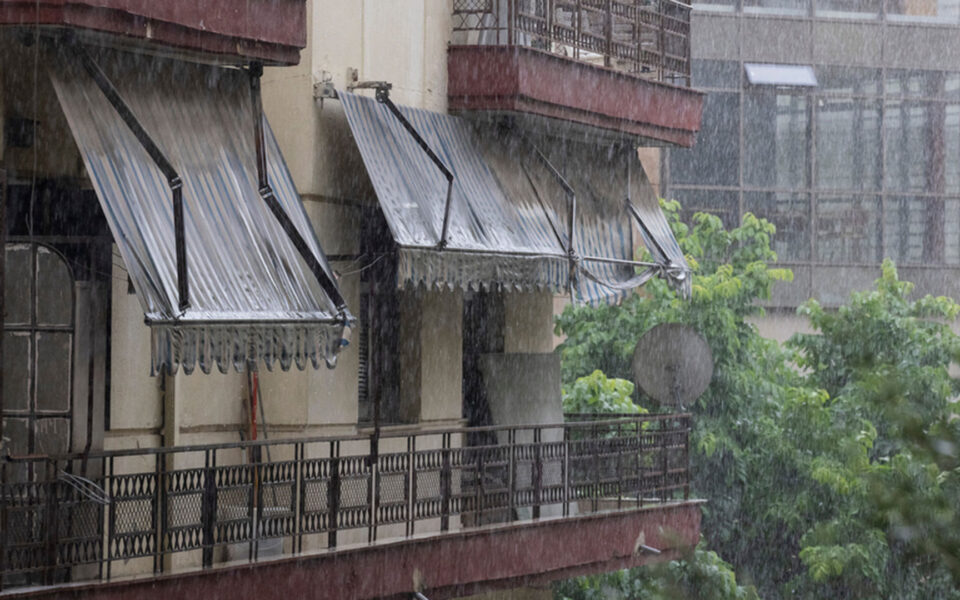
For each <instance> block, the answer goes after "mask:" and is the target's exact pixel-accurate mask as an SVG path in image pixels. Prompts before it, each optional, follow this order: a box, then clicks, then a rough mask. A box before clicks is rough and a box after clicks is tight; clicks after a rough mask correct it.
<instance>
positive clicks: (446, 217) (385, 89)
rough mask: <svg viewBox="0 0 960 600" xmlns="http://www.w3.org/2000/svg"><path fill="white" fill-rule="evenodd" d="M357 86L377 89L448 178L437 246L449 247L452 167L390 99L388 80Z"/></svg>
mask: <svg viewBox="0 0 960 600" xmlns="http://www.w3.org/2000/svg"><path fill="white" fill-rule="evenodd" d="M357 88H373V89H375V90H376V98H377V102H379V103H380V104H383V105H385V106H386V107H387V108H388V109H390V112H391V113H393V116H394V117H396V119H397V120H398V121H400V124H401V125H403V128H404V129H406V130H407V133H409V134H410V135H411V136H412V137H413V139H414V140H415V141H416V142H417V145H418V146H420V149H422V150H423V151H424V152H425V153H426V154H427V156H428V157H429V158H430V160H432V161H433V164H435V165H437V168H438V169H440V172H441V173H443V176H444V177H446V179H447V200H446V202H445V203H444V206H443V228H442V229H441V231H440V241H438V242H437V248H438V249H440V250H443V249H444V248H446V247H447V231H448V230H449V228H450V201H451V200H452V199H453V179H454V176H453V173H452V172H451V171H450V169H448V168H447V166H446V165H445V164H443V161H442V160H440V157H439V156H437V155H436V153H435V152H434V151H433V150H432V149H431V148H430V146H429V145H428V144H427V140H425V139H423V137H421V135H420V133H419V132H417V130H416V128H415V127H414V126H413V124H412V123H410V121H408V120H407V118H406V117H405V116H403V113H402V112H400V109H399V108H397V105H396V104H394V103H393V100H391V99H390V90H391V88H393V85H392V84H390V83H388V82H386V81H364V82H361V83H358V84H356V85H354V86H352V87H351V89H357Z"/></svg>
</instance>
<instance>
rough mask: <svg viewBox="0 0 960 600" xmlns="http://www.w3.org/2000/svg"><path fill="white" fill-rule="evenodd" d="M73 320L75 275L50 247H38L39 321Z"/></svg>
mask: <svg viewBox="0 0 960 600" xmlns="http://www.w3.org/2000/svg"><path fill="white" fill-rule="evenodd" d="M72 322H73V277H72V276H71V275H70V269H69V268H68V267H67V263H66V262H64V260H63V259H62V258H60V255H59V254H56V253H55V252H53V251H52V250H50V249H49V248H44V247H42V246H41V247H39V248H37V323H38V324H40V325H70V324H71V323H72Z"/></svg>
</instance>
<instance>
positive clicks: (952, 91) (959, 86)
mask: <svg viewBox="0 0 960 600" xmlns="http://www.w3.org/2000/svg"><path fill="white" fill-rule="evenodd" d="M943 79H944V81H943V96H944V98H948V99H950V100H958V99H960V73H944V74H943Z"/></svg>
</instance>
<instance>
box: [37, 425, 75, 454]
mask: <svg viewBox="0 0 960 600" xmlns="http://www.w3.org/2000/svg"><path fill="white" fill-rule="evenodd" d="M36 442H37V444H36V446H37V447H36V449H35V450H34V452H35V453H37V454H65V453H67V452H69V451H70V420H69V419H56V418H49V417H47V418H43V419H37V438H36Z"/></svg>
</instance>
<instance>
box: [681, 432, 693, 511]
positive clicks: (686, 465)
mask: <svg viewBox="0 0 960 600" xmlns="http://www.w3.org/2000/svg"><path fill="white" fill-rule="evenodd" d="M681 424H682V426H683V499H684V500H689V499H690V429H691V418H690V417H689V416H687V417H683V420H682V421H681Z"/></svg>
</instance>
